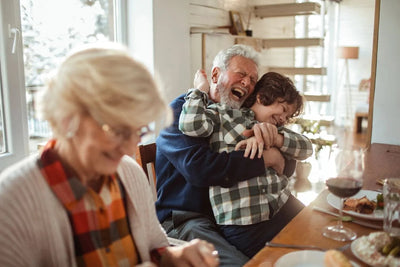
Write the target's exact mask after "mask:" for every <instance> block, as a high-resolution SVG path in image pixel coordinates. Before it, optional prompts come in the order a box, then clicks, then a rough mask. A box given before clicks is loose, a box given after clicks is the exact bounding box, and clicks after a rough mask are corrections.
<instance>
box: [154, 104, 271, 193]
mask: <svg viewBox="0 0 400 267" xmlns="http://www.w3.org/2000/svg"><path fill="white" fill-rule="evenodd" d="M183 102H184V100H183V98H178V99H177V100H175V101H173V103H172V104H171V107H172V108H173V110H174V118H175V120H174V123H173V125H171V126H170V127H168V128H166V129H164V130H163V131H161V133H160V135H159V137H158V138H157V153H160V154H162V155H163V157H165V158H166V159H167V160H168V161H169V162H170V163H171V164H172V165H173V166H174V168H175V169H176V170H177V171H178V172H179V173H180V174H181V175H182V176H183V177H184V179H185V180H186V181H187V182H188V183H190V184H192V185H194V186H198V187H209V186H215V185H217V186H223V187H230V186H232V185H234V184H236V183H237V182H239V181H243V180H247V179H250V178H252V177H255V176H260V175H263V174H265V166H264V160H263V159H253V160H251V159H247V158H244V157H243V152H242V151H233V152H231V153H226V152H222V153H217V152H213V151H211V148H210V143H209V139H208V138H195V137H189V136H186V135H184V134H182V132H181V131H179V129H178V117H179V114H180V113H181V108H182V105H183ZM157 158H159V157H157ZM157 158H156V159H157ZM158 160H159V159H158ZM158 160H156V161H158ZM164 176H165V177H164ZM157 179H168V174H167V173H166V174H165V175H160V177H159V175H158V174H157ZM157 183H158V181H157Z"/></svg>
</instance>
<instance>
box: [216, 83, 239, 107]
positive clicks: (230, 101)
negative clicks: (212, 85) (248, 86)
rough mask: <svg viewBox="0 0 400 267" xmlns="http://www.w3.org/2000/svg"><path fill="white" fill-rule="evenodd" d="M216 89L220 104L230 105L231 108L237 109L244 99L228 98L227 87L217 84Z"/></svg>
mask: <svg viewBox="0 0 400 267" xmlns="http://www.w3.org/2000/svg"><path fill="white" fill-rule="evenodd" d="M216 89H217V92H218V93H219V96H220V98H219V102H220V103H221V104H224V105H227V106H229V107H231V108H232V109H239V108H240V107H241V106H242V104H243V102H244V100H242V101H236V100H233V99H232V98H230V94H229V93H230V92H229V89H225V88H222V87H221V86H219V85H217V88H216Z"/></svg>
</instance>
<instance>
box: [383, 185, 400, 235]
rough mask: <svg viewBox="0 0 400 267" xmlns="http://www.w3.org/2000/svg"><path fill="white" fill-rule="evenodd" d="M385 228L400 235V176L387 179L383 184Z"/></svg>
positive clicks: (390, 232) (393, 233)
mask: <svg viewBox="0 0 400 267" xmlns="http://www.w3.org/2000/svg"><path fill="white" fill-rule="evenodd" d="M383 203H384V208H383V230H385V232H387V233H388V234H389V235H390V236H396V237H399V236H400V178H388V179H385V182H384V184H383Z"/></svg>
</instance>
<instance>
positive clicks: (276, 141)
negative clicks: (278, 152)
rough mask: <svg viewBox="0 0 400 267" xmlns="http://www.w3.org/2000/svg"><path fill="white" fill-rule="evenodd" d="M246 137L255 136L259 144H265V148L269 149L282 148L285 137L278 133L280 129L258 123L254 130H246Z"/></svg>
mask: <svg viewBox="0 0 400 267" xmlns="http://www.w3.org/2000/svg"><path fill="white" fill-rule="evenodd" d="M243 135H244V136H246V137H249V136H253V135H254V136H255V138H256V139H257V143H258V144H261V143H264V148H265V149H267V150H268V149H269V148H271V147H277V148H280V147H282V146H283V135H281V134H279V133H278V128H277V127H276V126H275V125H273V124H271V123H268V122H262V123H257V124H255V125H254V126H253V129H251V130H246V131H244V132H243Z"/></svg>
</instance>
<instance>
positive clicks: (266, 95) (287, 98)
mask: <svg viewBox="0 0 400 267" xmlns="http://www.w3.org/2000/svg"><path fill="white" fill-rule="evenodd" d="M257 96H259V98H260V102H261V104H263V105H264V106H269V105H271V104H272V103H274V102H275V100H276V99H278V98H281V99H283V101H282V102H287V103H288V104H294V105H295V107H296V109H295V112H294V113H293V115H292V118H293V117H296V116H298V115H300V113H301V112H302V111H303V97H302V96H301V95H300V93H299V91H297V90H296V87H295V86H294V84H293V82H292V80H291V79H289V78H288V77H286V76H283V75H281V74H279V73H276V72H267V73H265V74H264V75H263V76H262V77H261V79H260V80H258V82H257V83H256V86H255V87H254V92H253V93H252V94H251V95H250V96H249V97H248V98H247V99H246V101H245V102H244V103H243V107H246V108H250V107H251V106H252V105H253V104H254V103H255V102H256V99H257Z"/></svg>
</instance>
